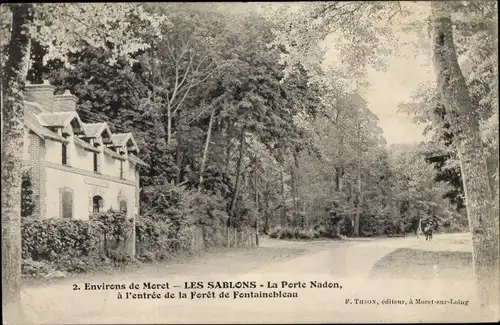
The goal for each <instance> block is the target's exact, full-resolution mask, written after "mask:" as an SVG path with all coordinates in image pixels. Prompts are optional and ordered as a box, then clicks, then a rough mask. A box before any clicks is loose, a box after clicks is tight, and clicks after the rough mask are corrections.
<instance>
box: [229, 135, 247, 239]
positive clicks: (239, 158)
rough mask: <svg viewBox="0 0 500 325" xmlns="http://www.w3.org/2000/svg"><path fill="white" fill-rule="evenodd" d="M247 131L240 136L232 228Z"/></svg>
mask: <svg viewBox="0 0 500 325" xmlns="http://www.w3.org/2000/svg"><path fill="white" fill-rule="evenodd" d="M245 131H246V130H245V127H243V129H242V130H241V136H240V156H239V157H238V164H237V166H236V180H235V182H234V189H233V197H232V198H231V207H230V209H229V222H228V225H229V226H231V219H232V218H233V217H234V209H235V208H236V200H237V199H238V192H239V187H240V179H241V167H242V166H243V156H244V155H245ZM228 247H229V244H228Z"/></svg>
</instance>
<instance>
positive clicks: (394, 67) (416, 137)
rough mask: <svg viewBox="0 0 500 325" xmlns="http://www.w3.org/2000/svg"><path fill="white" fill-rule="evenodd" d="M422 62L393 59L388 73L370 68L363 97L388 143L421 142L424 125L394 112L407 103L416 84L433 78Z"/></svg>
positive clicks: (403, 114)
mask: <svg viewBox="0 0 500 325" xmlns="http://www.w3.org/2000/svg"><path fill="white" fill-rule="evenodd" d="M423 61H424V60H422V59H420V60H418V59H414V60H410V59H405V58H394V60H392V61H391V64H390V66H389V68H388V69H387V71H385V72H382V71H375V70H373V69H370V70H369V72H368V78H369V82H370V88H369V90H368V91H367V93H366V95H365V99H366V100H367V101H368V105H369V108H370V110H371V111H372V112H373V113H375V114H376V115H377V116H378V117H379V119H380V120H379V125H380V127H381V128H382V129H383V130H384V137H385V139H386V140H387V142H388V143H408V142H420V141H422V140H424V136H423V135H422V130H423V126H422V125H416V124H414V123H413V122H412V120H411V117H410V116H408V115H407V114H405V113H401V112H397V107H398V104H399V103H401V102H403V101H408V100H409V98H410V97H411V95H412V93H413V91H414V90H415V89H416V88H417V86H418V84H419V83H421V82H424V81H427V80H429V79H431V78H432V77H433V75H432V70H431V69H430V67H429V66H428V65H425V63H424V62H423Z"/></svg>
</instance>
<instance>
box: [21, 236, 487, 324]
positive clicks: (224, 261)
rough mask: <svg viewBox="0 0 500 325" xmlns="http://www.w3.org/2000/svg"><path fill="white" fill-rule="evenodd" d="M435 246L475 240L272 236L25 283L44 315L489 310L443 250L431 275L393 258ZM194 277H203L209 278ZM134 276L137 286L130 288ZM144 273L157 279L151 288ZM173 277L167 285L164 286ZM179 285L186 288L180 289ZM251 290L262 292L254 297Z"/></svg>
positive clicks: (264, 317) (405, 314) (362, 317)
mask: <svg viewBox="0 0 500 325" xmlns="http://www.w3.org/2000/svg"><path fill="white" fill-rule="evenodd" d="M433 250H434V251H445V252H452V251H463V252H465V253H467V251H470V240H469V237H468V235H467V234H458V235H457V234H455V235H437V236H436V237H435V240H434V241H433V242H426V241H425V240H423V239H420V240H417V239H416V238H395V239H373V240H349V241H317V242H307V243H305V242H284V241H276V240H270V239H264V240H262V241H261V247H260V248H257V249H249V250H240V251H236V252H225V253H221V254H211V255H210V254H208V255H206V256H203V257H199V258H192V259H190V260H187V261H184V262H182V263H177V264H176V263H173V264H170V265H156V266H148V267H145V268H142V269H140V270H137V271H134V272H128V273H121V274H116V275H107V276H104V275H103V276H94V277H88V278H82V279H78V280H65V281H61V282H59V283H54V284H51V285H48V286H40V285H38V286H29V287H26V288H25V289H24V292H23V301H24V304H25V307H26V310H27V311H28V313H29V315H30V316H31V318H32V319H33V321H34V322H36V323H38V324H42V323H45V324H46V323H50V324H56V323H57V324H93V323H100V324H103V323H113V324H118V323H120V324H125V323H126V324H139V323H149V324H151V323H176V324H178V323H259V322H263V323H290V322H301V323H303V322H388V321H390V322H405V321H406V322H407V321H447V322H453V321H479V320H482V319H483V318H481V316H480V315H479V313H478V311H477V310H478V306H477V304H476V302H475V298H474V297H475V295H474V292H473V287H472V285H471V281H470V277H462V278H458V277H448V275H447V274H448V273H447V270H446V269H444V268H442V267H441V266H440V265H441V264H442V263H441V264H440V262H439V260H438V261H437V262H435V261H434V262H431V264H432V265H425V266H426V267H427V268H426V271H425V272H423V273H425V274H426V275H428V273H432V274H431V276H427V277H421V276H417V275H418V269H419V267H418V265H419V263H427V264H429V262H428V261H427V262H426V261H416V260H415V256H417V255H411V254H407V255H403V256H402V257H401V256H399V255H401V254H399V255H398V256H396V257H394V259H391V256H392V255H391V254H393V253H394V252H395V251H398V252H414V251H433ZM405 254H406V253H405ZM405 258H407V259H408V260H407V263H406V262H405V261H404V259H405ZM412 259H413V260H412ZM401 260H403V263H401ZM394 261H399V262H398V263H399V264H395V265H396V266H395V267H393V266H391V265H392V264H391V263H393V262H394ZM405 264H408V265H410V264H411V265H413V266H412V268H410V269H409V270H410V271H411V270H414V271H415V272H414V273H412V272H413V271H411V272H410V273H408V274H407V275H408V276H405V275H404V274H402V273H401V272H399V273H398V270H399V271H400V270H401V269H402V268H403V266H404V265H405ZM442 265H444V264H442ZM374 266H375V267H376V268H379V269H377V270H378V271H379V272H378V273H377V274H378V275H385V276H382V277H380V276H375V277H374V276H371V275H373V274H374V273H373V272H374ZM450 274H451V273H450ZM210 281H212V282H213V283H215V284H216V283H217V282H219V285H220V286H224V283H223V282H226V284H225V285H226V286H228V284H227V283H228V282H232V283H233V285H234V286H239V285H241V282H246V283H249V285H250V286H251V285H252V281H254V286H255V288H236V289H230V288H227V289H224V288H210V287H209V282H210ZM191 282H202V284H203V288H202V285H201V284H200V283H195V284H193V283H191ZM85 283H87V287H88V288H90V287H91V286H90V284H93V285H95V286H96V287H97V286H99V285H100V286H103V285H106V284H108V285H111V284H112V285H124V286H125V289H123V290H117V289H111V288H108V289H107V290H85V285H86V284H85ZM131 283H134V284H138V285H139V289H134V290H132V289H129V286H130V284H131ZM144 283H146V286H148V284H147V283H151V284H158V285H157V286H156V288H153V286H152V285H151V286H150V287H149V289H147V290H146V289H144V286H145V284H144ZM166 283H168V286H169V289H162V288H161V285H164V286H165V285H166ZM237 283H240V284H237ZM73 286H78V287H79V290H73V289H74V288H73ZM176 286H178V287H176ZM186 286H187V287H190V288H191V289H185V287H186ZM328 286H330V287H328ZM181 292H182V293H185V294H186V296H185V298H179V295H180V293H181ZM235 292H237V293H235ZM119 293H120V294H121V295H122V299H119V298H118V294H119ZM127 293H128V294H127ZM147 293H149V294H150V296H149V299H143V298H142V296H141V294H147ZM153 293H155V295H154V296H152V294H153ZM252 293H253V295H260V297H259V298H252V297H250V295H252ZM261 293H265V294H268V295H270V296H271V297H267V298H265V297H262V294H261ZM134 294H135V296H134ZM224 294H227V297H226V296H224ZM169 295H173V296H174V297H175V298H169ZM221 295H222V297H221ZM158 296H159V298H157V297H158ZM286 296H291V297H286ZM202 297H203V298H202ZM490 317H491V316H490Z"/></svg>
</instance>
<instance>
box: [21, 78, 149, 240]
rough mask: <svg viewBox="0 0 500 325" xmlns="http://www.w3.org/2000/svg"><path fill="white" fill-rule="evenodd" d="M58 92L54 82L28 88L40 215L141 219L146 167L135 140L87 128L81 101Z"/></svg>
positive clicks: (28, 134)
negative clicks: (120, 214)
mask: <svg viewBox="0 0 500 325" xmlns="http://www.w3.org/2000/svg"><path fill="white" fill-rule="evenodd" d="M54 90H55V87H54V86H52V85H50V84H48V82H44V83H43V84H27V85H26V94H25V103H24V104H25V105H24V106H25V120H24V124H25V130H24V148H23V149H24V152H23V161H24V166H23V167H24V168H25V169H27V170H29V173H30V176H31V182H32V189H33V197H34V200H35V211H34V214H35V215H37V216H40V217H42V218H76V219H83V220H85V219H88V218H89V216H90V215H92V214H93V213H96V212H103V211H107V210H108V209H110V208H112V209H114V210H122V211H125V212H126V214H127V216H129V217H130V218H134V220H135V216H136V215H137V214H138V213H139V171H138V167H139V166H141V165H143V166H146V164H145V163H144V162H143V161H142V160H141V159H139V158H138V157H137V156H136V155H137V153H138V152H139V148H138V147H137V144H136V142H135V140H134V137H133V135H132V134H131V133H112V132H111V131H110V129H109V127H108V125H107V124H106V123H104V122H103V123H84V122H83V121H82V120H81V119H80V117H79V116H78V114H77V112H76V103H77V98H76V97H75V96H74V95H72V94H71V93H69V91H66V92H65V93H64V94H63V95H54ZM134 250H135V249H134Z"/></svg>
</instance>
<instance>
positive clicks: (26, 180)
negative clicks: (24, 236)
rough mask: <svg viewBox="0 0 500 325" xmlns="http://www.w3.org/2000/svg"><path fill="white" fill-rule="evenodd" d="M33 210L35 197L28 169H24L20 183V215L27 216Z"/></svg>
mask: <svg viewBox="0 0 500 325" xmlns="http://www.w3.org/2000/svg"><path fill="white" fill-rule="evenodd" d="M34 210H35V197H34V195H33V183H32V181H31V175H30V170H25V171H24V172H23V175H22V183H21V217H29V216H31V215H32V214H33V212H34Z"/></svg>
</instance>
